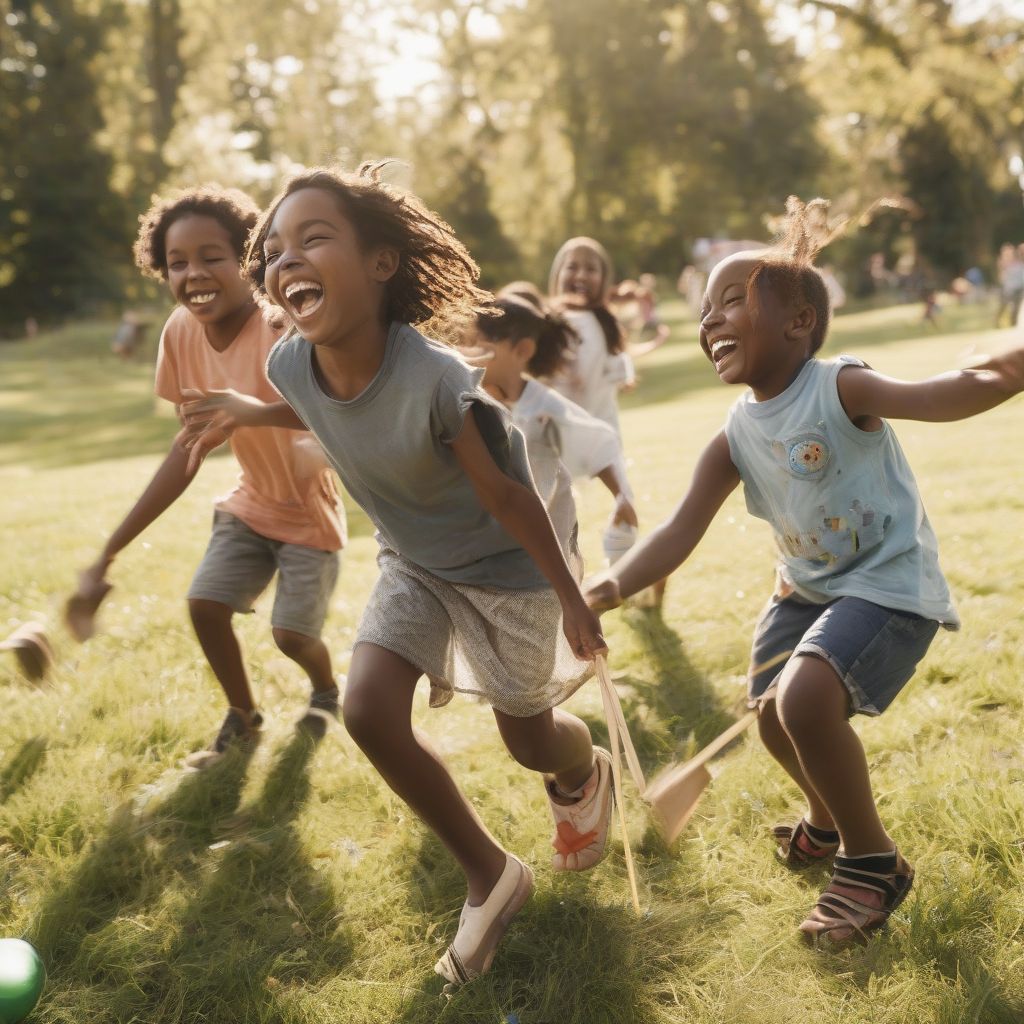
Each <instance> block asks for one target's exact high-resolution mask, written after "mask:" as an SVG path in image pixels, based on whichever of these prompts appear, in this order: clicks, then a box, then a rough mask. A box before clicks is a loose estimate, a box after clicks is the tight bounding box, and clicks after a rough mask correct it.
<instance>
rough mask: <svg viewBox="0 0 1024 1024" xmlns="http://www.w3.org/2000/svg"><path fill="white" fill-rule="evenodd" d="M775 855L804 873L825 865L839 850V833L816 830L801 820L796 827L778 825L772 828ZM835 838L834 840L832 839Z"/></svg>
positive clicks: (787, 865)
mask: <svg viewBox="0 0 1024 1024" xmlns="http://www.w3.org/2000/svg"><path fill="white" fill-rule="evenodd" d="M772 835H773V836H774V837H775V842H776V847H775V855H776V856H777V857H778V858H779V860H781V861H782V863H783V864H785V865H786V867H788V868H792V869H793V870H794V871H802V870H804V869H805V868H809V867H812V866H814V865H815V864H823V863H824V862H825V861H826V860H828V859H829V858H831V857H834V856H835V854H836V851H837V850H838V849H839V833H838V832H832V831H828V830H826V829H823V828H815V826H814V825H811V824H809V823H808V822H807V820H806V818H801V819H800V820H799V821H798V822H797V823H796V824H795V825H786V824H782V823H780V824H778V825H776V826H774V827H773V828H772ZM832 836H835V839H834V840H833V839H832V838H831V837H832Z"/></svg>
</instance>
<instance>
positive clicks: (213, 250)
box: [164, 213, 252, 325]
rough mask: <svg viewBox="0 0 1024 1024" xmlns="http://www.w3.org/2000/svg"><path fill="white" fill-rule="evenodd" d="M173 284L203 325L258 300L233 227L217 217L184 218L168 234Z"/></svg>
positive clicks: (169, 275) (173, 291) (170, 281)
mask: <svg viewBox="0 0 1024 1024" xmlns="http://www.w3.org/2000/svg"><path fill="white" fill-rule="evenodd" d="M164 259H165V261H166V264H167V284H168V286H169V287H170V289H171V294H172V295H173V296H174V298H175V299H176V300H177V301H178V302H179V303H180V304H181V305H182V306H184V307H185V309H187V310H188V311H189V312H190V313H191V314H192V315H193V316H194V317H195V318H196V319H197V320H198V321H199V322H200V323H202V324H204V325H208V324H215V323H218V322H219V321H221V320H224V319H226V318H227V317H230V316H232V315H233V314H235V313H237V312H238V310H239V309H241V308H242V307H243V306H245V305H246V304H247V303H249V302H251V301H252V286H251V285H250V284H249V283H248V282H247V281H245V280H244V278H243V277H242V275H241V270H240V268H239V257H238V253H236V252H235V250H234V246H233V244H232V241H231V234H230V233H229V232H228V229H227V228H226V227H224V225H223V224H221V222H220V221H219V220H217V219H216V218H215V217H210V216H208V215H206V214H200V213H190V214H187V215H186V216H184V217H179V218H178V219H177V220H175V221H174V222H173V223H172V224H171V226H170V227H169V228H168V229H167V233H166V234H165V236H164Z"/></svg>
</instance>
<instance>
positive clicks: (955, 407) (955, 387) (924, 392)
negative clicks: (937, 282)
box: [838, 346, 1024, 426]
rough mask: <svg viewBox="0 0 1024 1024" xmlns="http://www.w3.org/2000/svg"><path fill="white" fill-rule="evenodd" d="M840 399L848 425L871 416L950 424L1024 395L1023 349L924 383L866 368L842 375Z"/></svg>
mask: <svg viewBox="0 0 1024 1024" xmlns="http://www.w3.org/2000/svg"><path fill="white" fill-rule="evenodd" d="M838 388H839V399H840V401H841V402H842V403H843V408H844V409H845V410H846V415H847V416H848V417H849V418H850V421H851V422H852V423H854V424H855V425H857V426H859V425H860V424H859V423H858V420H863V419H866V418H869V417H878V418H879V419H893V420H924V421H927V422H931V423H946V422H950V421H952V420H963V419H966V418H967V417H968V416H976V415H977V414H978V413H980V412H987V411H988V410H989V409H993V408H995V406H997V405H999V404H1000V403H1002V402H1005V401H1006V400H1007V399H1008V398H1012V397H1013V396H1014V395H1016V394H1019V393H1020V392H1021V391H1024V346H1018V347H1016V348H1013V349H1010V350H1009V351H1008V352H1004V353H1003V354H1002V355H998V356H989V357H988V358H987V359H986V360H985V362H983V363H981V364H980V365H978V366H972V367H971V368H970V369H966V370H954V371H951V372H950V373H942V374H939V375H938V376H937V377H929V378H928V379H927V380H921V381H905V380H896V379H894V378H892V377H886V376H884V375H883V374H880V373H876V372H875V371H874V370H870V369H868V368H867V367H860V366H847V367H845V368H844V369H842V370H841V371H840V373H839V381H838Z"/></svg>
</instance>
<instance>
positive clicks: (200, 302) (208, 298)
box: [185, 292, 217, 306]
mask: <svg viewBox="0 0 1024 1024" xmlns="http://www.w3.org/2000/svg"><path fill="white" fill-rule="evenodd" d="M185 298H186V299H187V300H188V304H189V305H190V306H205V305H206V304H207V303H208V302H213V300H214V299H215V298H217V293H216V292H189V293H188V295H186V296H185Z"/></svg>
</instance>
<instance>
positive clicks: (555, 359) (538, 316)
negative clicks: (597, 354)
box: [476, 291, 578, 378]
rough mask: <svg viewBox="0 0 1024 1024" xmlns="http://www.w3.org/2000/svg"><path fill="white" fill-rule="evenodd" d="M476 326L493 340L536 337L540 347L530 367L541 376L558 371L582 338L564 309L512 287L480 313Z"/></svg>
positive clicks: (534, 374) (537, 345) (512, 340)
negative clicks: (567, 355) (526, 295)
mask: <svg viewBox="0 0 1024 1024" xmlns="http://www.w3.org/2000/svg"><path fill="white" fill-rule="evenodd" d="M476 329H477V331H478V332H479V333H480V334H481V335H482V336H483V337H484V338H486V339H487V340H488V341H491V342H501V341H509V342H517V341H523V340H525V339H529V340H530V341H532V342H533V343H534V344H535V346H536V351H535V352H534V354H533V358H532V359H531V360H530V362H529V365H528V366H527V369H528V370H529V371H530V376H532V377H538V378H544V377H551V376H553V375H554V374H555V373H557V372H558V370H559V369H560V368H561V365H562V363H563V361H564V360H565V357H566V353H567V352H568V350H569V348H570V347H571V346H572V345H573V344H574V343H575V342H576V341H578V336H577V334H576V331H575V330H573V328H572V326H571V325H570V323H569V321H568V320H566V318H565V317H564V316H562V314H561V313H557V312H555V311H554V310H553V309H551V307H550V306H548V305H547V304H546V303H542V304H541V305H540V306H538V305H536V304H535V303H534V301H533V300H532V298H527V297H520V296H519V295H518V294H516V293H514V292H511V291H504V292H503V294H501V295H499V296H498V297H497V298H496V299H495V300H494V301H493V302H492V303H491V304H490V305H489V306H488V307H487V308H486V309H485V310H484V311H482V312H481V313H480V314H479V315H478V316H477V321H476Z"/></svg>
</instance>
